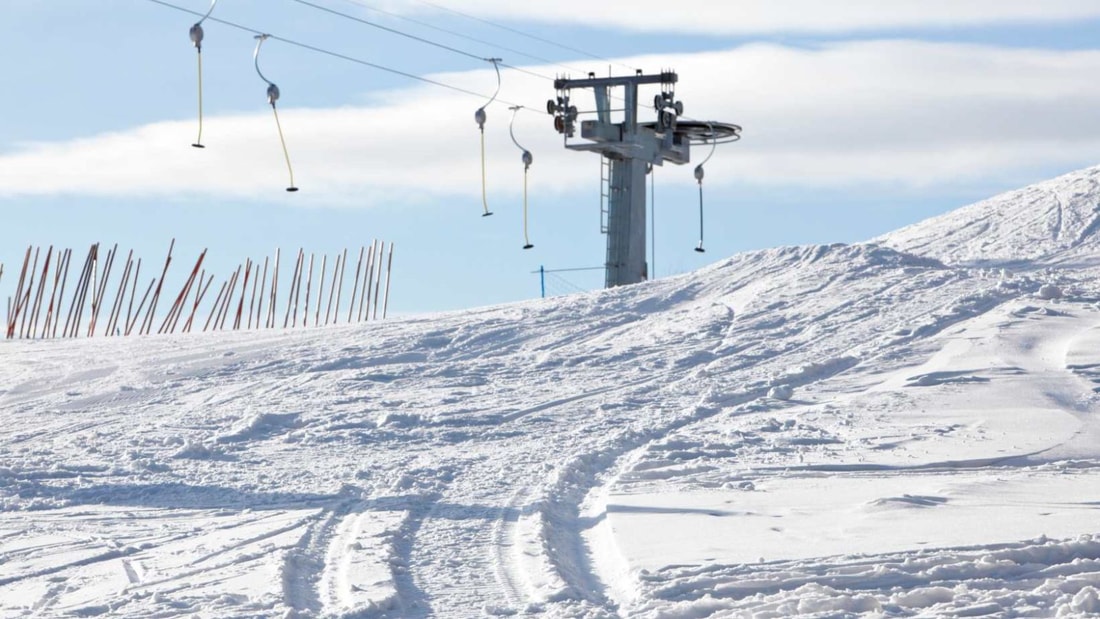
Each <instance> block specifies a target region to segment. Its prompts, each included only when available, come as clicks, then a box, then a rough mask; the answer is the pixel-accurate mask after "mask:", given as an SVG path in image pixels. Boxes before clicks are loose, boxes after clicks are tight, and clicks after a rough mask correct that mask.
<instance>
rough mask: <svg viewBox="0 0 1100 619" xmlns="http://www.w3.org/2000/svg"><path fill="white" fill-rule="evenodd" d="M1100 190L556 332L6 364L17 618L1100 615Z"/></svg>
mask: <svg viewBox="0 0 1100 619" xmlns="http://www.w3.org/2000/svg"><path fill="white" fill-rule="evenodd" d="M1098 181H1100V168H1092V169H1087V170H1083V171H1080V172H1076V173H1073V174H1070V175H1067V176H1064V177H1062V178H1058V179H1054V180H1052V181H1049V182H1046V183H1042V184H1040V185H1037V186H1033V187H1029V188H1025V189H1023V190H1020V191H1018V192H1012V193H1010V194H1006V195H1004V196H999V197H996V198H993V199H991V200H989V201H986V202H983V203H980V204H977V205H973V206H970V207H966V208H963V209H960V210H958V211H955V212H953V213H949V214H947V215H945V216H942V217H940V218H936V219H932V220H929V221H927V222H922V223H920V224H916V225H914V226H910V227H908V228H905V229H902V230H899V231H897V232H895V233H893V234H889V235H885V236H883V237H880V238H878V239H874V240H873V241H872V242H869V243H864V244H856V245H828V246H818V247H785V248H776V249H771V250H766V251H759V252H751V253H745V254H740V255H737V256H733V257H730V258H728V259H725V260H722V261H720V262H718V263H716V264H714V265H711V266H710V267H708V268H705V269H703V270H701V271H699V272H696V273H691V274H687V275H684V276H681V277H677V278H670V279H666V280H660V281H657V282H651V283H647V284H643V285H638V286H631V287H626V288H620V289H616V290H610V291H597V292H593V293H588V294H581V295H575V296H571V297H561V298H555V299H550V300H545V301H534V302H528V303H520V304H513V305H507V306H500V307H490V308H482V309H477V310H471V311H467V312H457V313H449V314H440V315H432V316H417V317H407V318H403V319H397V320H390V321H387V322H384V323H371V324H369V325H355V326H345V327H331V328H320V329H308V330H295V331H286V332H259V333H255V332H254V333H243V332H232V333H217V334H213V333H211V334H191V335H176V336H156V337H145V338H119V339H114V338H97V339H79V340H67V341H58V340H51V341H5V342H2V343H0V424H2V425H0V427H3V428H4V429H3V430H2V431H0V616H3V617H9V616H10V617H20V616H36V617H71V616H133V617H173V616H181V617H182V616H188V617H191V616H194V617H219V618H220V617H257V616H264V617H268V616H271V617H427V616H439V617H470V616H514V615H538V616H547V617H616V616H620V617H648V618H656V617H670V618H691V617H791V616H806V617H845V616H856V615H869V616H922V617H931V616H957V617H963V616H1016V617H1029V616H1035V617H1051V616H1071V617H1072V616H1084V615H1088V614H1090V613H1100V530H1098V525H1097V520H1096V518H1097V515H1098V510H1100V418H1098V413H1100V260H1098V258H1100V237H1097V235H1096V232H1097V231H1098V230H1100V184H1098Z"/></svg>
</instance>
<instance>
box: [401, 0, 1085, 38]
mask: <svg viewBox="0 0 1100 619" xmlns="http://www.w3.org/2000/svg"><path fill="white" fill-rule="evenodd" d="M432 4H435V5H438V6H443V7H447V8H450V9H453V10H456V11H461V12H463V13H466V14H471V15H476V16H479V17H482V18H489V19H500V20H517V21H519V20H523V21H542V22H546V23H557V24H568V25H577V26H588V27H595V28H619V29H625V30H633V31H639V32H665V33H671V32H677V33H698V34H711V35H751V34H779V33H834V34H835V33H847V32H861V31H870V30H884V29H892V30H893V29H915V28H957V27H961V26H977V25H990V24H1012V23H1025V22H1028V23H1035V22H1040V23H1044V22H1045V23H1058V22H1067V21H1075V20H1081V19H1096V18H1100V5H1098V4H1097V3H1096V2H1095V1H1093V0H1047V1H1045V2H1035V1H1034V0H889V1H888V2H884V1H883V0H829V1H828V2H822V1H821V0H722V1H715V0H681V1H679V2H668V1H667V0H629V1H627V0H602V1H601V2H586V1H581V0H561V1H559V2H515V1H514V0H433V1H432ZM401 5H402V6H403V9H404V10H407V11H426V10H431V8H430V7H429V6H426V4H425V3H424V2H421V1H420V0H405V2H404V3H401Z"/></svg>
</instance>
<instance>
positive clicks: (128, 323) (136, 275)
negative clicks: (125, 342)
mask: <svg viewBox="0 0 1100 619" xmlns="http://www.w3.org/2000/svg"><path fill="white" fill-rule="evenodd" d="M140 277H141V258H138V261H137V269H135V270H134V285H133V289H132V290H130V306H129V307H127V308H126V322H124V323H122V324H123V326H124V327H126V330H125V331H124V332H123V335H130V327H131V326H132V325H133V323H134V322H137V319H136V318H135V319H134V321H133V322H131V321H130V314H131V312H132V310H133V309H134V300H135V299H136V298H137V286H138V279H140ZM138 312H141V309H140V308H139V309H138ZM119 313H120V314H121V313H122V312H121V310H120V311H119Z"/></svg>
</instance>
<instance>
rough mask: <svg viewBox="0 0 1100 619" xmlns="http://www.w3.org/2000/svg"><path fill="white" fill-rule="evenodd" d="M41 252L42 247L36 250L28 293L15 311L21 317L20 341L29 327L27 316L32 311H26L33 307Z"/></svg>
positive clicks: (28, 282) (28, 283)
mask: <svg viewBox="0 0 1100 619" xmlns="http://www.w3.org/2000/svg"><path fill="white" fill-rule="evenodd" d="M41 251H42V248H41V247H36V248H34V264H33V265H32V266H31V270H30V271H29V273H30V278H29V280H28V281H27V292H26V294H25V295H24V296H23V298H22V299H21V300H20V301H19V307H18V308H17V309H16V310H15V311H16V313H17V314H20V315H21V317H20V321H19V338H20V339H23V337H24V330H25V329H26V327H27V314H30V313H31V312H30V311H26V310H27V307H28V306H29V305H31V292H32V291H33V290H34V276H35V274H36V273H37V272H38V256H39V254H40V253H41ZM32 309H33V308H32Z"/></svg>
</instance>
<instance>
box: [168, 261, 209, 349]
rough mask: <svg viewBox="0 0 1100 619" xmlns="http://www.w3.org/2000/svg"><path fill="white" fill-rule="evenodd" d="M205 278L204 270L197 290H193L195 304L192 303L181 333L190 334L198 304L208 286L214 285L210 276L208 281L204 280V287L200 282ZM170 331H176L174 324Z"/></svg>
mask: <svg viewBox="0 0 1100 619" xmlns="http://www.w3.org/2000/svg"><path fill="white" fill-rule="evenodd" d="M205 277H206V271H205V270H204V271H203V272H202V273H201V274H200V275H199V288H196V289H195V290H196V291H198V294H196V295H195V302H194V304H192V305H191V315H189V316H188V317H187V322H186V323H184V325H183V332H184V333H190V332H191V324H192V323H193V322H194V321H195V312H197V311H198V310H199V304H200V303H202V298H203V297H205V296H206V291H207V290H209V289H210V284H212V283H214V276H213V275H211V276H210V279H208V280H206V285H205V286H204V285H202V280H203V279H204V278H205ZM200 289H201V290H200ZM172 330H173V331H175V330H176V325H175V324H173V325H172Z"/></svg>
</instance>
